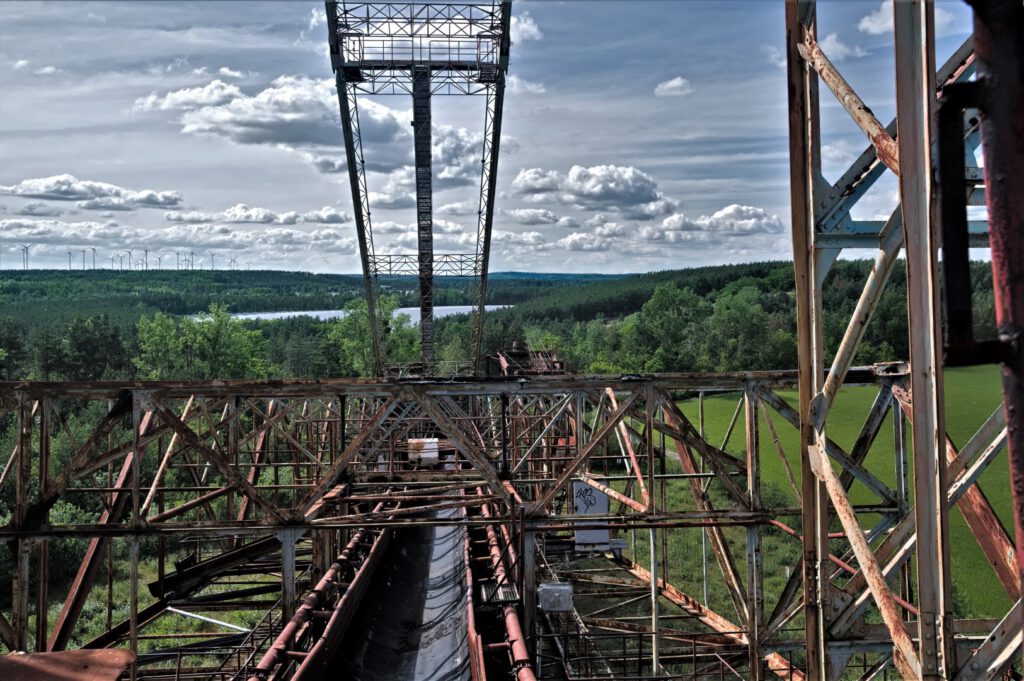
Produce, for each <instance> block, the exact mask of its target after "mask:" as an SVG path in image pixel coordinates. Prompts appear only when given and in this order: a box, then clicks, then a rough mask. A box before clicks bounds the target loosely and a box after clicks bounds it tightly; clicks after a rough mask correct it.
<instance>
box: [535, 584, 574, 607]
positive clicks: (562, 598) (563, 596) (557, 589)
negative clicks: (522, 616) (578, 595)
mask: <svg viewBox="0 0 1024 681" xmlns="http://www.w3.org/2000/svg"><path fill="white" fill-rule="evenodd" d="M537 600H538V601H539V602H540V607H541V610H544V611H545V612H572V584H571V583H569V582H544V583H542V584H539V585H538V586H537Z"/></svg>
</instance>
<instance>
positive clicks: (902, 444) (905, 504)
mask: <svg viewBox="0 0 1024 681" xmlns="http://www.w3.org/2000/svg"><path fill="white" fill-rule="evenodd" d="M892 436H893V452H894V454H895V456H894V461H893V463H894V466H895V471H894V475H895V480H896V489H895V491H896V502H897V504H898V505H897V512H898V514H899V517H901V518H902V517H904V516H906V515H907V513H909V512H910V492H909V490H910V469H909V467H908V466H907V417H906V416H904V415H903V410H902V409H900V408H899V407H898V406H897V407H896V408H894V409H893V410H892ZM900 596H901V597H902V598H903V599H904V600H905V601H907V602H908V603H912V602H913V600H914V584H913V575H912V574H911V571H910V561H906V562H904V563H903V565H902V567H901V568H900ZM909 617H910V613H909V612H908V613H907V614H906V615H905V618H909Z"/></svg>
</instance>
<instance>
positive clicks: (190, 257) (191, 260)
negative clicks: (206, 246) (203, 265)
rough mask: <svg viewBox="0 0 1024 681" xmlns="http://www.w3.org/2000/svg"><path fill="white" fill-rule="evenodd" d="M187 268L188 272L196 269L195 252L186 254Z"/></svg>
mask: <svg viewBox="0 0 1024 681" xmlns="http://www.w3.org/2000/svg"><path fill="white" fill-rule="evenodd" d="M188 268H189V269H190V270H194V269H195V268H196V252H195V251H189V252H188Z"/></svg>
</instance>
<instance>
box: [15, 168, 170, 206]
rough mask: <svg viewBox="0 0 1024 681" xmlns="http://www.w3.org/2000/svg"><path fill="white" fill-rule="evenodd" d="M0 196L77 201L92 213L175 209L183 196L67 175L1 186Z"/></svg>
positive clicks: (32, 179) (38, 178)
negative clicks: (95, 211) (129, 187)
mask: <svg viewBox="0 0 1024 681" xmlns="http://www.w3.org/2000/svg"><path fill="white" fill-rule="evenodd" d="M0 194H9V195H12V196H26V197H29V198H34V199H49V200H51V201H78V202H79V204H78V207H79V208H85V209H90V210H101V209H102V210H132V209H135V208H174V207H177V206H179V205H181V194H179V193H178V192H174V191H156V190H153V189H141V190H135V189H127V188H126V187H120V186H118V185H115V184H110V183H109V182H95V181H92V180H79V179H78V178H77V177H75V176H74V175H67V174H64V175H53V176H50V177H36V178H31V179H27V180H22V181H21V182H19V183H18V184H14V185H6V186H5V185H0Z"/></svg>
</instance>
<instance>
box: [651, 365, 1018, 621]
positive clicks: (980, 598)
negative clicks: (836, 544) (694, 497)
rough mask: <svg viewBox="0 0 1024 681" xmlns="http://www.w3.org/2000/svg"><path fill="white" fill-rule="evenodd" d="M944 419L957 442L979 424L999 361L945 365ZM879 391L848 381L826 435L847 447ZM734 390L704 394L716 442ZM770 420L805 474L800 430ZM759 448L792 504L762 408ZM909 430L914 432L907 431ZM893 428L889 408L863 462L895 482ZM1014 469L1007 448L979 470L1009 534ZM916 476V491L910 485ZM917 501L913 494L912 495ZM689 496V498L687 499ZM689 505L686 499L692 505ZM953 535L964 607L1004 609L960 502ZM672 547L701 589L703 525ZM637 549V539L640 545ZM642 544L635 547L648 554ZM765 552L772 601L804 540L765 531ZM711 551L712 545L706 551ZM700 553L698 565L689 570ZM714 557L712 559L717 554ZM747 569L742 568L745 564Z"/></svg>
mask: <svg viewBox="0 0 1024 681" xmlns="http://www.w3.org/2000/svg"><path fill="white" fill-rule="evenodd" d="M945 380H946V423H947V430H948V432H949V435H950V437H951V438H952V440H953V443H954V444H955V445H956V446H957V447H961V446H962V445H963V444H964V443H966V442H967V441H968V440H969V439H970V437H971V436H972V435H973V434H974V433H975V431H976V430H977V429H978V427H979V426H980V425H981V424H982V423H983V422H984V421H985V419H986V418H988V417H989V415H991V414H992V412H993V411H994V410H995V409H996V408H997V407H998V406H999V405H1000V403H1001V401H1002V389H1001V386H1000V381H999V368H998V367H997V366H982V367H972V368H963V369H952V370H948V371H947V372H946V378H945ZM780 394H781V396H782V397H783V398H784V399H785V400H786V401H787V402H789V403H790V405H792V406H794V407H796V406H797V395H796V393H795V392H782V393H780ZM876 394H877V389H876V388H875V387H873V386H850V387H846V388H843V389H842V391H841V392H840V397H839V399H838V400H837V402H836V404H835V406H834V407H833V409H832V412H831V414H830V416H829V428H828V435H829V437H830V438H832V439H833V440H834V441H835V442H836V443H837V444H839V445H840V446H841V447H843V448H844V449H845V450H847V451H849V448H850V447H852V446H853V443H854V441H855V440H856V438H857V435H858V434H859V432H860V429H861V426H862V425H863V422H864V419H865V417H866V416H867V414H868V411H869V409H870V407H871V403H872V401H873V400H874V398H875V395H876ZM736 399H737V398H736V397H735V396H722V397H714V398H708V399H707V400H706V401H705V427H706V431H707V434H708V439H709V441H711V442H712V443H714V444H716V445H718V444H720V443H721V441H722V439H723V438H724V436H725V432H726V429H727V428H728V424H729V420H730V418H731V417H732V413H733V410H734V409H735V407H736ZM682 406H683V409H684V411H685V412H686V414H687V415H688V416H690V417H691V418H692V419H694V423H696V418H697V403H696V400H693V401H688V402H686V403H684V404H683V405H682ZM770 414H771V418H772V423H773V424H774V425H775V428H776V430H777V431H778V434H779V439H780V442H781V443H782V447H783V449H784V450H785V453H786V455H787V458H788V460H789V463H790V466H791V467H792V469H793V472H794V474H795V475H796V477H797V482H798V484H799V480H800V464H799V458H798V453H799V449H798V440H797V431H796V429H795V428H793V427H791V426H790V425H789V424H788V423H787V422H785V421H784V420H783V419H782V418H781V417H779V416H778V415H777V414H775V413H774V411H770ZM760 418H761V422H760V432H761V440H760V444H761V446H760V450H761V466H762V481H763V482H762V484H763V486H764V488H765V494H766V496H767V495H768V494H773V495H775V498H776V499H779V498H780V497H779V496H778V495H783V498H784V499H785V501H783V503H784V504H786V505H795V503H796V500H795V499H794V497H793V494H792V492H791V491H790V489H791V488H790V485H789V483H788V481H787V480H786V475H785V471H784V469H783V466H782V463H781V462H780V460H779V457H778V454H777V453H776V451H775V445H774V443H773V442H772V440H771V436H770V432H769V430H768V428H767V426H766V424H765V423H764V420H763V416H762V417H760ZM908 436H909V434H908ZM743 442H744V441H743V431H742V415H741V422H740V423H739V424H737V429H736V432H734V433H733V437H732V440H731V441H730V445H729V448H728V449H729V450H730V451H732V452H734V453H737V454H738V453H739V452H740V451H741V449H742V448H743V446H744V444H743ZM893 452H894V448H893V436H892V420H891V415H890V416H889V417H887V418H886V421H885V423H884V424H883V426H882V429H881V430H880V431H879V435H878V437H877V439H876V441H875V444H874V446H873V447H872V448H871V451H870V453H869V455H868V458H867V461H866V466H867V468H868V469H869V470H870V471H871V472H872V473H874V474H875V475H876V476H877V477H878V478H879V479H880V480H882V481H883V482H885V483H886V484H887V485H889V486H890V487H892V486H893V485H894V478H895V473H894V465H893V455H894V454H893ZM1008 479H1009V471H1008V469H1007V463H1006V457H1005V454H1003V455H1000V456H999V457H997V458H996V460H995V461H994V462H993V463H992V465H991V466H989V468H988V470H986V471H985V473H984V474H983V475H982V477H981V481H980V485H981V487H982V489H983V490H984V493H985V495H986V496H987V497H988V499H989V501H990V502H991V504H992V506H993V508H994V509H995V511H996V513H997V515H998V516H999V518H1000V520H1001V522H1002V523H1003V525H1004V527H1006V528H1008V530H1009V531H1010V534H1011V536H1012V528H1013V519H1012V516H1011V500H1010V487H1009V483H1008ZM912 485H913V483H912V478H911V493H912V491H913V490H912ZM675 487H676V486H675V485H673V489H671V490H670V491H669V494H668V496H669V502H670V505H672V503H673V501H674V500H675V499H676V498H677V496H678V498H679V499H680V501H682V500H683V497H684V492H687V490H684V489H683V488H682V487H681V486H679V487H678V489H675ZM850 495H851V500H852V501H853V503H854V504H857V503H870V502H872V501H873V500H874V497H873V495H871V493H870V492H868V491H867V490H866V489H865V488H864V487H863V486H861V485H860V483H854V485H853V487H852V489H851V492H850ZM911 501H913V499H911ZM684 503H685V502H684ZM687 507H688V506H687ZM790 523H791V526H793V527H797V528H798V527H799V525H798V523H797V520H796V519H795V518H794V519H790ZM950 538H951V547H952V551H951V555H952V570H953V580H954V583H955V585H956V589H957V592H958V593H957V595H958V597H959V598H960V599H961V601H962V602H961V603H960V604H959V605H960V608H961V609H962V610H963V611H964V612H966V613H969V614H970V615H973V616H976V617H1001V616H1002V615H1003V614H1005V613H1006V610H1007V609H1008V608H1009V606H1010V605H1011V603H1010V600H1009V597H1007V595H1006V592H1005V591H1004V590H1003V588H1002V586H1001V585H1000V583H999V580H998V579H997V578H996V576H995V573H994V572H993V571H992V569H991V568H990V567H989V566H988V562H987V560H986V559H985V557H984V555H983V554H982V552H981V550H980V549H979V548H978V544H977V542H976V540H975V539H974V535H973V534H972V533H971V531H970V529H969V528H968V527H967V525H966V523H965V522H964V520H963V516H962V515H961V514H960V512H959V511H958V510H955V509H954V510H951V512H950ZM741 542H742V530H732V531H730V543H731V544H733V545H734V547H735V548H736V549H738V550H739V552H738V553H737V554H736V558H737V562H738V563H739V564H740V565H741V566H742V564H743V562H742V559H743V554H742V543H741ZM669 544H670V546H669V547H668V554H669V569H670V571H671V570H672V569H673V566H677V568H676V573H675V574H674V575H671V574H670V578H671V579H673V581H680V582H682V583H680V584H679V586H681V587H683V588H684V590H685V589H686V588H689V589H692V591H691V593H694V594H699V593H700V591H699V588H700V586H699V585H700V582H701V579H700V574H699V565H700V563H699V555H700V532H699V531H691V530H675V531H673V532H672V533H671V535H670V539H669ZM638 549H640V547H638ZM643 553H644V552H642V550H638V551H637V554H638V555H643ZM764 554H765V566H766V570H765V591H766V595H767V596H768V602H769V603H772V602H773V601H772V600H771V599H772V598H774V597H776V596H777V593H778V590H780V589H781V587H782V585H783V584H784V582H785V575H784V574H780V573H781V572H782V571H783V570H784V568H783V566H784V565H785V564H787V563H789V562H790V561H792V560H795V559H796V556H797V555H798V554H799V543H798V542H797V540H796V539H791V538H788V537H786V536H784V535H780V534H777V533H765V539H764ZM709 555H710V553H709ZM694 557H696V559H697V560H696V565H697V573H696V574H694V572H693V571H692V567H690V566H692V565H694ZM712 562H713V561H712ZM741 569H742V568H741ZM709 573H710V574H711V575H712V579H711V583H712V590H713V591H716V592H719V591H720V592H721V593H719V595H718V598H715V596H714V595H713V597H712V601H713V603H712V605H713V607H714V605H716V603H715V601H719V603H718V604H719V605H727V604H725V603H721V602H720V599H721V598H722V597H723V596H724V590H722V588H721V585H720V582H721V580H720V578H718V577H717V573H718V570H717V568H716V567H715V566H714V565H713V564H712V565H711V567H710V569H709Z"/></svg>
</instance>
